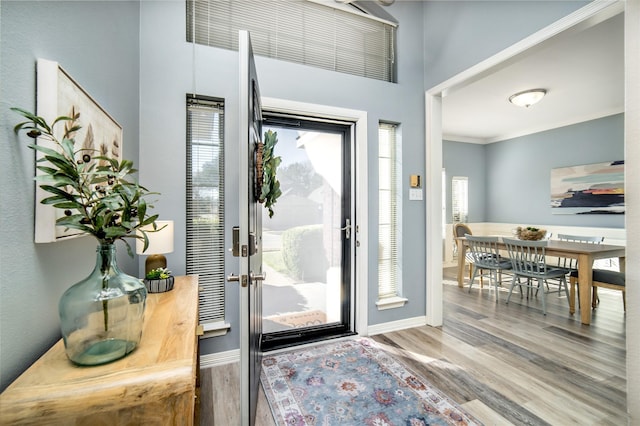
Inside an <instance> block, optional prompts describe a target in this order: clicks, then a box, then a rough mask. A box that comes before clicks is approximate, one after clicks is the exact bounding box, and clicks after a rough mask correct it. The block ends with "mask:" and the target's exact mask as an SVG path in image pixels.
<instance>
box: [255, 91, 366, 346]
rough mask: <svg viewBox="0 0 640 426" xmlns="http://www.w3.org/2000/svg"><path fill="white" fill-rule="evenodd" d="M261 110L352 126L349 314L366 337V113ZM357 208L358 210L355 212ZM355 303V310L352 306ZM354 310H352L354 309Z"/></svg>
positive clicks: (273, 106) (268, 105)
mask: <svg viewBox="0 0 640 426" xmlns="http://www.w3.org/2000/svg"><path fill="white" fill-rule="evenodd" d="M262 109H263V110H265V111H274V112H282V113H287V114H292V115H300V114H303V115H307V116H311V117H322V118H329V119H336V120H341V121H350V122H354V123H355V137H356V145H355V152H354V154H355V166H356V177H355V188H354V192H355V197H353V200H354V201H353V202H355V206H356V209H355V210H356V218H355V219H356V220H355V232H354V235H355V236H356V239H355V241H356V242H355V244H354V247H353V250H354V253H355V256H353V258H354V261H355V267H354V271H355V289H354V290H355V293H354V292H352V294H355V300H352V310H351V312H355V318H353V319H354V320H355V326H356V330H357V332H358V334H359V335H361V336H367V335H368V331H367V328H368V315H367V310H368V291H367V290H368V288H367V282H368V268H367V266H368V264H369V262H368V259H369V252H368V241H367V236H368V232H367V231H368V229H369V215H368V209H367V206H368V205H369V204H368V199H369V196H368V192H367V191H368V188H367V184H368V181H367V179H368V173H367V112H366V111H359V110H353V109H347V108H339V107H333V106H327V105H317V104H309V103H304V102H297V101H290V100H286V99H277V98H267V97H263V98H262ZM358 207H359V208H358ZM354 302H355V307H354V306H353V304H354ZM353 308H355V309H353Z"/></svg>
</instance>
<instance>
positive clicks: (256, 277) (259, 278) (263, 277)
mask: <svg viewBox="0 0 640 426" xmlns="http://www.w3.org/2000/svg"><path fill="white" fill-rule="evenodd" d="M250 276H251V281H264V280H266V279H267V273H266V272H264V271H263V272H262V273H261V274H254V273H253V272H252V273H251V274H250Z"/></svg>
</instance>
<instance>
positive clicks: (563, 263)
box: [558, 234, 604, 273]
mask: <svg viewBox="0 0 640 426" xmlns="http://www.w3.org/2000/svg"><path fill="white" fill-rule="evenodd" d="M558 240H560V241H572V242H576V243H587V244H600V243H602V241H604V237H589V236H582V235H567V234H558ZM558 267H559V268H566V269H567V270H568V271H567V273H569V272H571V271H574V270H577V269H578V259H569V258H566V257H560V258H558Z"/></svg>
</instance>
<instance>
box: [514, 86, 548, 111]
mask: <svg viewBox="0 0 640 426" xmlns="http://www.w3.org/2000/svg"><path fill="white" fill-rule="evenodd" d="M546 94H547V91H546V90H545V89H532V90H525V91H524V92H520V93H516V94H515V95H511V96H509V102H511V103H512V104H514V105H517V106H521V107H525V108H529V107H530V106H531V105H533V104H535V103H538V102H540V100H541V99H542V98H543V97H544V95H546Z"/></svg>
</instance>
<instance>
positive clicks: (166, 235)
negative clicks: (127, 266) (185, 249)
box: [136, 220, 173, 254]
mask: <svg viewBox="0 0 640 426" xmlns="http://www.w3.org/2000/svg"><path fill="white" fill-rule="evenodd" d="M156 226H157V229H160V228H162V229H161V230H160V231H156V232H152V231H153V225H147V226H144V227H143V228H142V229H143V230H144V231H150V232H147V238H148V239H149V247H147V250H146V251H144V252H143V251H142V250H143V248H144V240H136V253H138V254H163V253H171V252H172V251H173V221H172V220H156Z"/></svg>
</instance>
